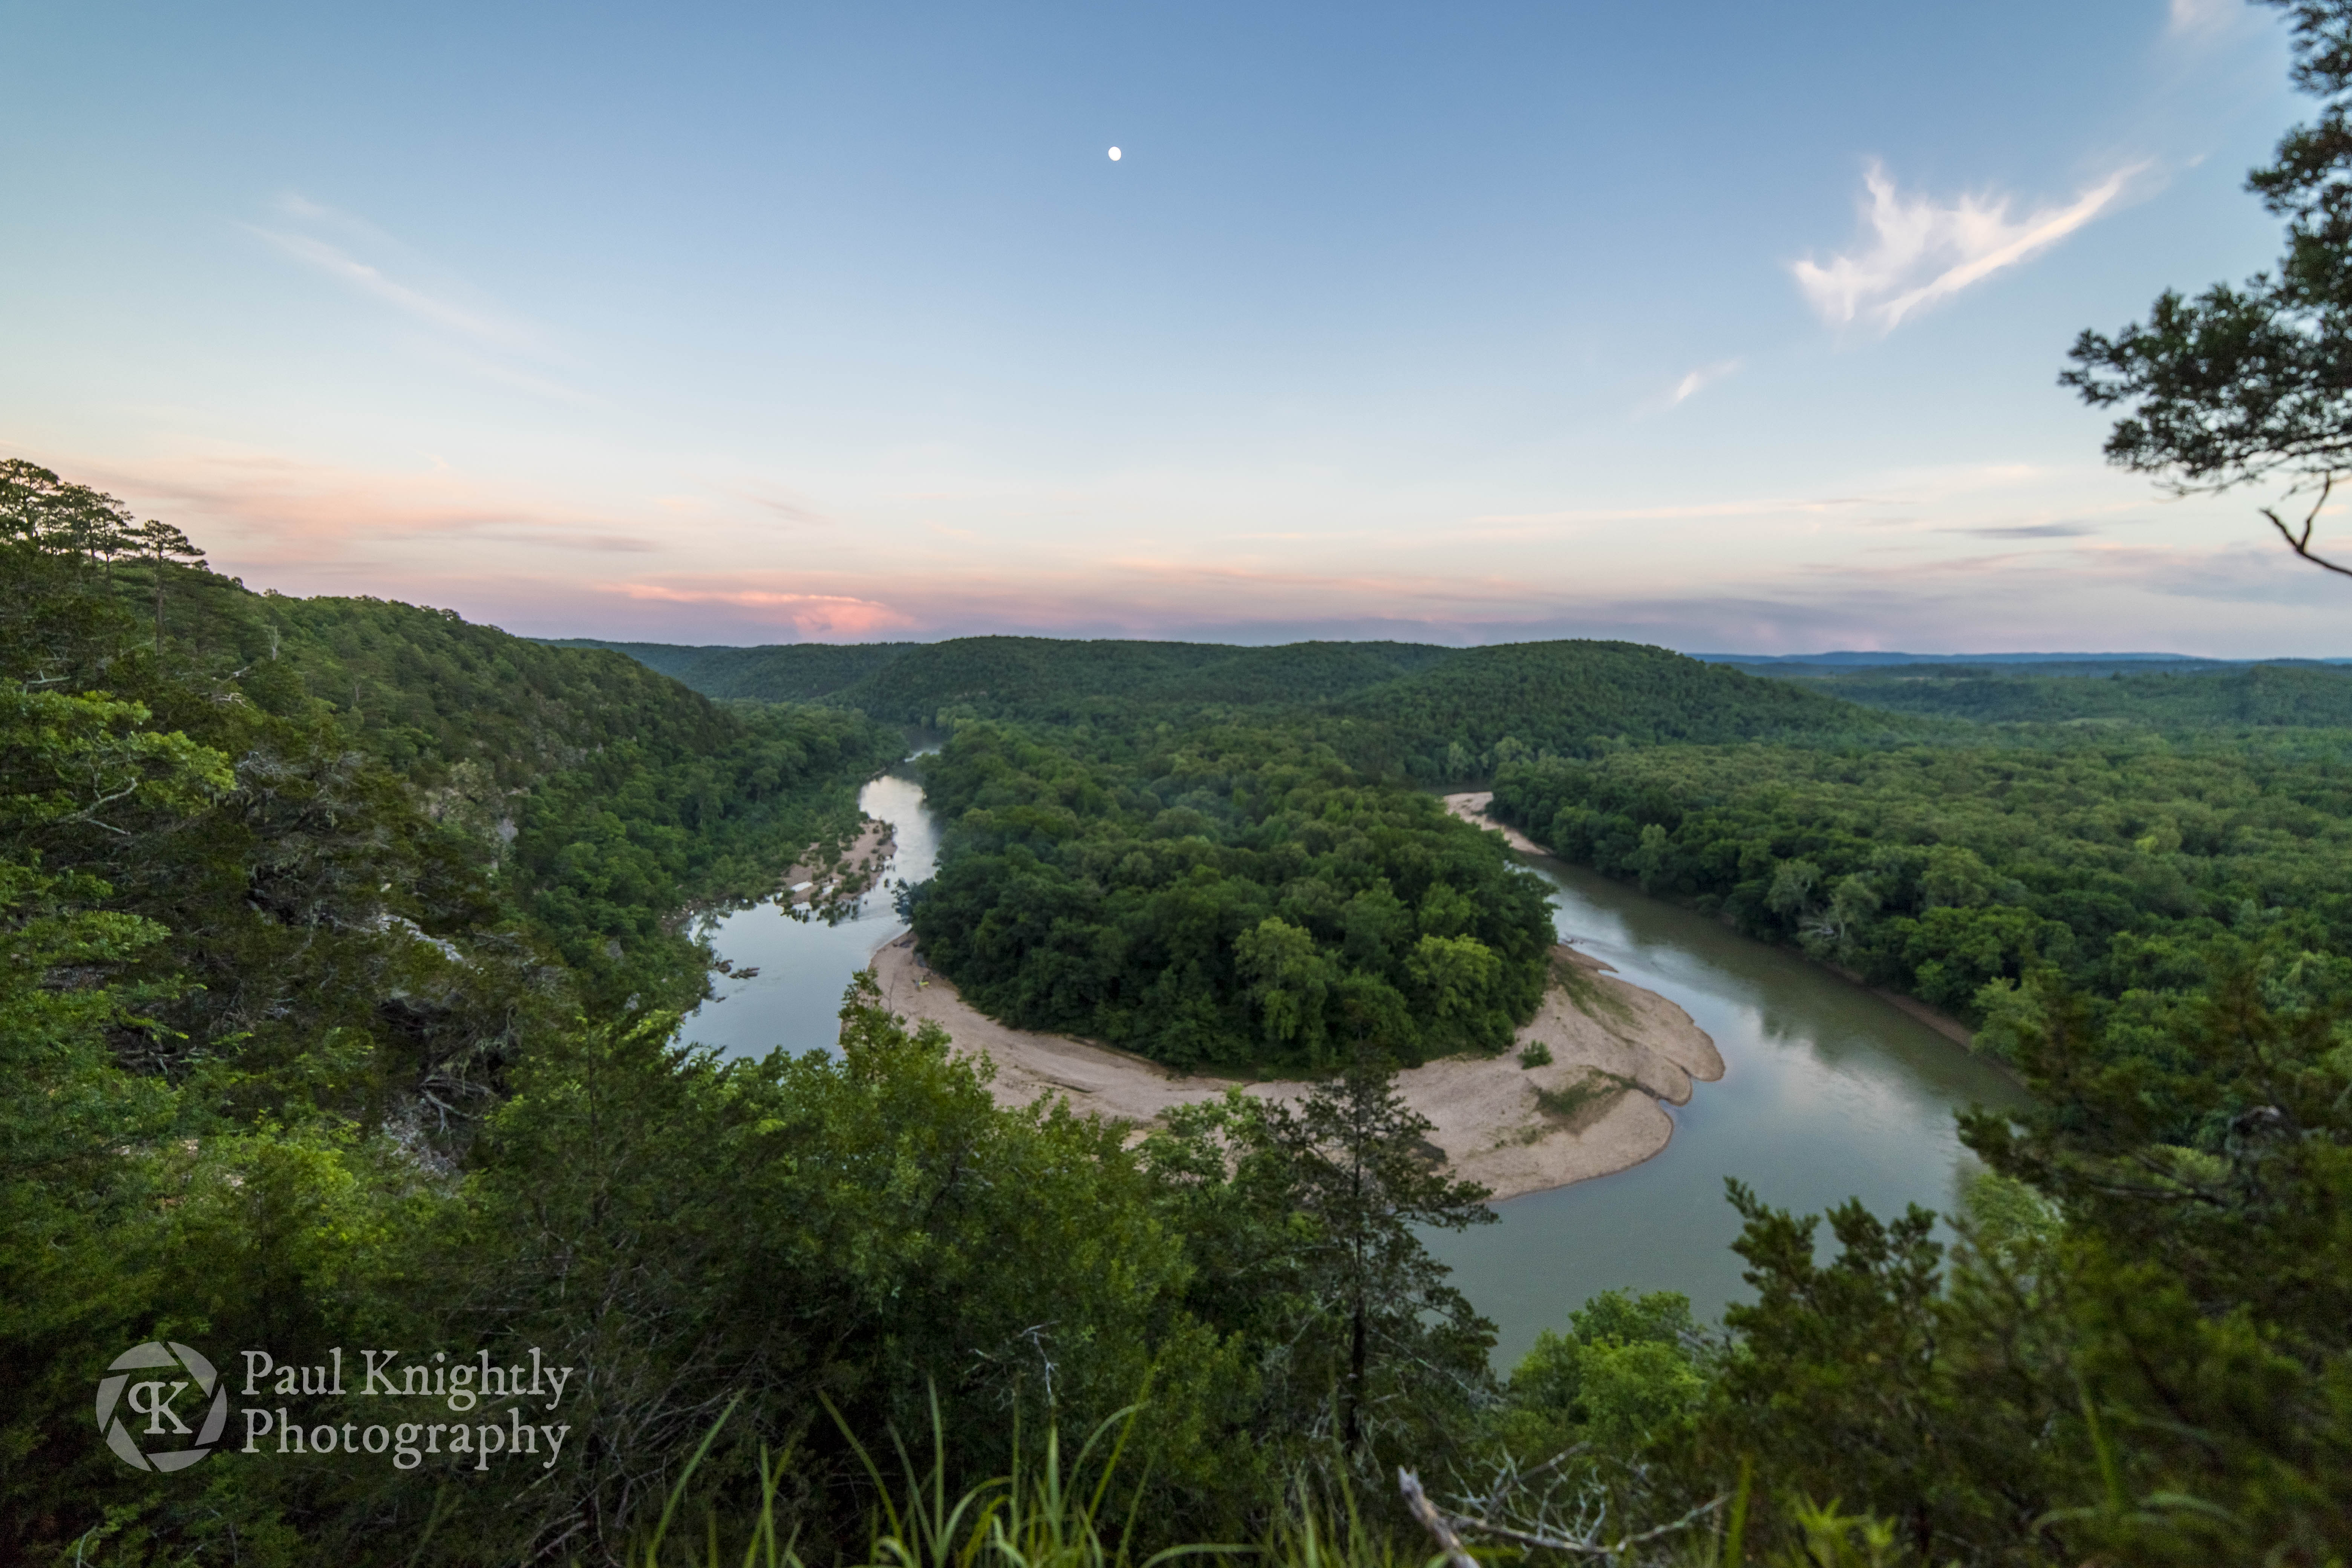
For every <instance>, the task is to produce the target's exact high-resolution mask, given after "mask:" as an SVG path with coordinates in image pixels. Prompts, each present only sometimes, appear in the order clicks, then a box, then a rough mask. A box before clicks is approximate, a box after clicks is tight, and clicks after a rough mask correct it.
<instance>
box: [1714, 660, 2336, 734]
mask: <svg viewBox="0 0 2352 1568" xmlns="http://www.w3.org/2000/svg"><path fill="white" fill-rule="evenodd" d="M1724 662H1725V663H1727V664H1728V665H1730V666H1731V667H1732V668H1742V669H1746V670H1748V671H1749V672H1750V673H1752V674H1758V675H1765V676H1769V677H1772V678H1774V679H1782V680H1790V681H1797V682H1801V683H1802V684H1803V685H1804V686H1806V687H1807V688H1809V689H1811V690H1815V691H1819V692H1822V693H1824V694H1826V695H1829V696H1832V697H1842V698H1843V699H1845V700H1847V701H1849V702H1859V703H1861V704H1863V705H1864V706H1865V707H1870V708H1883V709H1887V710H1892V711H1895V712H1899V713H1912V714H1919V715H1922V716H1928V717H1935V718H1953V719H1967V720H1971V721H1976V722H1978V723H1984V724H2063V723H2074V724H2098V723H2106V724H2132V725H2138V726H2142V727H2145V728H2147V729H2153V730H2211V729H2232V728H2249V729H2252V728H2269V727H2276V726H2281V725H2293V726H2303V727H2310V728H2328V729H2339V728H2344V727H2347V726H2352V668H2345V667H2344V666H2342V665H2339V664H2324V663H2318V662H2315V661H2306V660H2281V661H2275V662H2271V663H2263V664H2233V663H2222V662H2220V661H2217V660H2189V659H2177V660H2173V659H2155V658H2134V659H2127V660H2126V659H2079V660H2075V659H2070V660H2067V661H2065V662H2063V663H2061V662H2056V661H2032V662H2026V661H2020V662H2016V663H1999V664H1992V663H1987V664H1968V663H1950V662H1941V661H1939V662H1937V663H1933V664H1925V663H1921V664H1901V665H1875V666H1864V667H1855V666H1843V665H1827V664H1807V663H1798V662H1793V661H1790V662H1780V663H1772V664H1755V663H1740V662H1738V661H1737V660H1731V659H1726V660H1725V661H1724Z"/></svg>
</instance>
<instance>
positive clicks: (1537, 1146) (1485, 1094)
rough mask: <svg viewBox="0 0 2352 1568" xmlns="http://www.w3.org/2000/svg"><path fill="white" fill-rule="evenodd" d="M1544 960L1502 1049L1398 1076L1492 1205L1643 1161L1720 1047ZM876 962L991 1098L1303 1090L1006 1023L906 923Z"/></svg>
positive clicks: (1118, 1116) (1135, 1105)
mask: <svg viewBox="0 0 2352 1568" xmlns="http://www.w3.org/2000/svg"><path fill="white" fill-rule="evenodd" d="M1553 956H1554V960H1555V974H1556V976H1557V978H1556V979H1555V980H1554V983H1553V984H1552V985H1551V987H1550V989H1549V991H1548V992H1547V993H1546V994H1545V996H1544V1000H1543V1004H1542V1005H1541V1007H1540V1008H1538V1011H1537V1014H1536V1016H1535V1017H1534V1018H1533V1019H1531V1020H1529V1022H1528V1024H1527V1025H1526V1026H1523V1027H1522V1028H1521V1029H1520V1030H1519V1032H1518V1037H1517V1044H1516V1046H1515V1048H1514V1052H1513V1054H1509V1055H1505V1056H1499V1057H1484V1058H1477V1057H1451V1058H1444V1059H1442V1060H1438V1061H1433V1062H1425V1063H1423V1065H1422V1066H1420V1067H1417V1068H1406V1069H1405V1070H1404V1071H1403V1072H1402V1073H1400V1074H1398V1075H1397V1084H1398V1088H1399V1089H1401V1090H1402V1093H1403V1095H1404V1098H1405V1100H1406V1101H1407V1103H1409V1104H1410V1105H1412V1108H1413V1109H1414V1110H1417V1111H1419V1112H1420V1113H1421V1114H1422V1115H1423V1116H1425V1117H1427V1118H1428V1119H1429V1120H1430V1121H1431V1122H1432V1123H1433V1127H1432V1130H1431V1131H1430V1134H1429V1139H1430V1142H1433V1143H1434V1144H1436V1145H1437V1147H1439V1148H1440V1149H1442V1150H1444V1152H1445V1156H1446V1161H1447V1165H1448V1169H1449V1170H1450V1172H1451V1173H1452V1174H1454V1176H1455V1177H1457V1178H1459V1179H1462V1180H1465V1181H1473V1182H1477V1183H1479V1184H1482V1185H1484V1186H1486V1187H1487V1188H1489V1189H1491V1191H1492V1193H1493V1195H1494V1197H1495V1198H1496V1199H1497V1200H1500V1199H1503V1198H1509V1197H1517V1196H1520V1195H1522V1194H1528V1193H1537V1192H1545V1191H1549V1190H1550V1189H1552V1188H1555V1187H1563V1186H1566V1185H1568V1184H1570V1183H1573V1182H1581V1181H1588V1180H1590V1179H1591V1178H1592V1177H1594V1176H1605V1175H1608V1174H1611V1173H1613V1172H1617V1171H1622V1170H1626V1169H1628V1168H1630V1167H1632V1166H1634V1165H1638V1164H1640V1163H1642V1162H1643V1161H1644V1160H1647V1159H1649V1158H1650V1157H1651V1156H1653V1155H1654V1154H1656V1153H1657V1152H1659V1151H1660V1150H1662V1149H1664V1147H1665V1146H1666V1142H1667V1140H1668V1139H1669V1138H1671V1137H1672V1136H1673V1135H1674V1127H1675V1123H1674V1118H1672V1117H1671V1116H1669V1115H1668V1114H1667V1113H1666V1111H1665V1110H1664V1107H1663V1106H1662V1105H1661V1104H1660V1103H1659V1102H1660V1101H1661V1100H1664V1101H1667V1102H1669V1103H1672V1104H1675V1105H1683V1104H1687V1103H1688V1102H1689V1100H1690V1097H1691V1090H1692V1085H1693V1083H1694V1081H1712V1080H1714V1079H1719V1078H1721V1077H1722V1076H1723V1058H1722V1056H1721V1054H1720V1053H1718V1052H1717V1049H1716V1047H1715V1042H1714V1041H1713V1040H1711V1039H1710V1038H1708V1037H1707V1036H1706V1032H1705V1031H1704V1030H1702V1029H1700V1028H1699V1027H1698V1026H1697V1025H1696V1024H1695V1023H1693V1022H1692V1021H1691V1017H1690V1015H1689V1014H1688V1013H1686V1012H1685V1011H1684V1010H1683V1009H1682V1008H1681V1007H1679V1006H1677V1005H1675V1004H1674V1003H1673V1002H1670V1001H1668V1000H1667V999H1666V998H1664V997H1663V996H1660V995H1658V994H1656V993H1655V992H1652V991H1645V990H1643V989H1642V988H1641V987H1639V986H1636V985H1632V984H1627V983H1626V982H1624V981H1622V980H1620V979H1618V978H1617V977H1616V975H1615V974H1614V973H1613V972H1612V971H1611V970H1610V967H1609V965H1607V964H1605V963H1600V962H1599V961H1598V960H1596V959H1592V958H1590V957H1588V956H1586V955H1585V954H1582V953H1579V952H1575V951H1574V950H1573V949H1572V948H1570V947H1568V946H1566V945H1565V944H1562V945H1561V946H1559V947H1558V948H1555V949H1554V950H1553ZM873 968H874V973H875V979H876V983H877V986H878V987H879V989H880V991H881V994H882V1001H883V1004H884V1005H886V1006H887V1007H888V1008H889V1009H890V1010H891V1011H892V1012H894V1013H897V1014H898V1015H899V1016H902V1017H904V1018H906V1019H907V1020H908V1023H910V1024H919V1023H921V1022H923V1021H925V1020H929V1021H932V1022H936V1023H938V1024H939V1025H940V1026H941V1027H942V1028H944V1029H946V1030H947V1032H948V1035H949V1037H950V1039H952V1040H953V1041H954V1042H955V1048H956V1049H957V1050H958V1051H959V1052H961V1053H962V1054H965V1055H968V1056H972V1057H978V1058H985V1059H986V1060H987V1061H989V1062H990V1063H991V1064H992V1066H993V1068H994V1069H995V1078H994V1079H993V1081H992V1085H991V1089H992V1091H993V1093H994V1094H995V1096H996V1098H997V1100H998V1101H999V1103H1001V1104H1005V1105H1027V1104H1029V1103H1031V1102H1033V1101H1034V1100H1037V1099H1038V1098H1040V1097H1041V1096H1055V1095H1059V1096H1065V1097H1066V1098H1067V1099H1068V1100H1069V1101H1070V1103H1071V1105H1072V1106H1073V1107H1074V1108H1075V1109H1076V1110H1079V1111H1080V1112H1082V1113H1085V1112H1091V1113H1094V1114H1098V1115H1101V1116H1103V1117H1105V1118H1108V1119H1110V1120H1113V1121H1127V1122H1130V1123H1132V1124H1134V1125H1135V1126H1137V1127H1138V1128H1139V1129H1144V1128H1149V1127H1150V1125H1152V1124H1153V1123H1155V1122H1156V1121H1159V1120H1160V1117H1162V1116H1163V1115H1165V1114H1166V1112H1167V1111H1168V1110H1170V1109H1171V1107H1174V1106H1177V1105H1185V1104H1192V1103H1197V1102H1199V1101H1202V1100H1213V1099H1215V1098H1217V1097H1219V1096H1221V1095H1223V1094H1224V1093H1225V1092H1226V1091H1227V1090H1229V1089H1240V1090H1241V1091H1242V1092H1244V1094H1253V1095H1262V1096H1265V1097H1267V1098H1269V1099H1275V1100H1297V1099H1298V1098H1300V1097H1301V1096H1303V1095H1304V1094H1305V1093H1306V1092H1307V1087H1308V1086H1307V1084H1304V1083H1300V1082H1291V1081H1276V1082H1249V1081H1244V1080H1240V1079H1220V1078H1212V1077H1207V1076H1197V1075H1195V1076H1188V1075H1183V1074H1179V1073H1175V1072H1172V1071H1171V1070H1170V1069H1168V1068H1164V1067H1162V1066H1160V1064H1159V1063H1157V1062H1153V1061H1150V1060H1149V1059H1147V1058H1143V1057H1139V1056H1136V1055H1134V1054H1132V1053H1130V1052H1126V1051H1120V1050H1115V1049H1113V1048H1111V1047H1107V1046H1103V1045H1099V1044H1097V1043H1095V1042H1093V1041H1089V1040H1081V1039H1076V1038H1073V1037H1067V1036H1059V1035H1042V1034H1035V1033H1033V1032H1031V1031H1028V1030H1024V1029H1015V1028H1012V1027H1010V1026H1006V1025H1003V1024H1001V1023H998V1022H997V1021H996V1020H995V1019H993V1018H990V1017H988V1016H985V1015H983V1014H982V1013H981V1012H979V1011H978V1010H977V1009H976V1008H974V1007H972V1006H971V1004H969V1003H967V1002H966V1001H964V999H963V998H962V996H961V995H960V994H957V992H956V989H955V986H954V985H953V984H951V983H950V981H949V980H948V979H947V977H946V976H944V975H941V974H940V973H937V972H936V971H934V970H932V969H931V968H930V967H929V964H927V963H924V962H923V959H922V956H921V954H920V953H919V952H918V951H917V949H916V946H915V939H914V936H913V934H912V933H908V934H907V935H903V936H900V937H898V938H896V939H894V940H893V941H890V942H885V943H884V944H883V945H882V947H881V948H880V949H879V950H878V951H877V952H876V953H875V954H874V960H873ZM1538 1042H1540V1043H1541V1044H1542V1045H1543V1046H1544V1047H1545V1048H1546V1049H1547V1050H1549V1052H1550V1053H1551V1058H1552V1059H1551V1061H1550V1062H1549V1064H1548V1065H1546V1066H1543V1067H1538V1068H1523V1067H1521V1066H1520V1065H1519V1062H1518V1059H1517V1054H1516V1052H1517V1049H1519V1048H1524V1047H1527V1046H1528V1045H1530V1044H1535V1043H1538ZM1546 1091H1549V1093H1551V1094H1553V1095H1554V1096H1562V1095H1565V1096H1566V1098H1567V1100H1568V1101H1569V1102H1570V1106H1571V1108H1570V1109H1569V1110H1566V1111H1565V1112H1564V1113H1562V1112H1559V1111H1555V1110H1547V1109H1546V1107H1545V1106H1544V1105H1543V1103H1542V1102H1541V1101H1540V1100H1538V1095H1539V1094H1540V1093H1543V1092H1546ZM1559 1103H1560V1100H1557V1099H1556V1100H1555V1101H1554V1104H1555V1105H1558V1104H1559Z"/></svg>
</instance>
